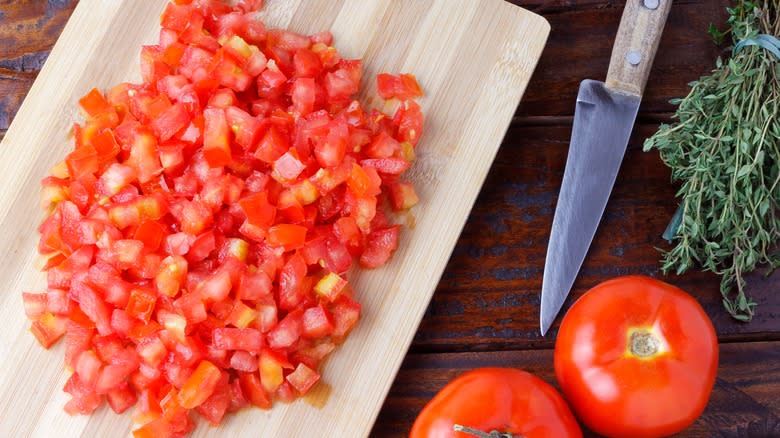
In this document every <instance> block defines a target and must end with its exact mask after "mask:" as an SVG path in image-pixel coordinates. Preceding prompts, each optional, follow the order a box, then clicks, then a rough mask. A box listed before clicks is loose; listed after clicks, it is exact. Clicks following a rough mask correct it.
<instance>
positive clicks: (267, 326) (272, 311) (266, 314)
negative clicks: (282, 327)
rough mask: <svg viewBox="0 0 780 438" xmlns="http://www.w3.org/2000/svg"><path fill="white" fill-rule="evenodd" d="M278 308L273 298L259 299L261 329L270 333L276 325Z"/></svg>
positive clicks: (258, 319) (258, 311)
mask: <svg viewBox="0 0 780 438" xmlns="http://www.w3.org/2000/svg"><path fill="white" fill-rule="evenodd" d="M277 315H278V310H277V308H276V303H275V302H274V300H273V299H272V298H266V299H261V300H259V302H258V304H257V325H258V327H259V328H260V331H261V332H263V333H268V332H269V331H270V330H271V329H273V328H274V327H276V322H277Z"/></svg>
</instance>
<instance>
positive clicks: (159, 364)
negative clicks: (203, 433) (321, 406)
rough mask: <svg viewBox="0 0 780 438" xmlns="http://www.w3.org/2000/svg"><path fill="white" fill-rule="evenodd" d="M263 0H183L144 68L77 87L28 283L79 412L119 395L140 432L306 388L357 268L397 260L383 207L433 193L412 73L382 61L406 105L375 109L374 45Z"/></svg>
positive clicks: (389, 83) (179, 426)
mask: <svg viewBox="0 0 780 438" xmlns="http://www.w3.org/2000/svg"><path fill="white" fill-rule="evenodd" d="M261 3H262V2H261V1H257V0H243V1H241V0H239V1H232V2H222V1H216V0H190V1H187V0H178V1H175V2H173V3H170V4H168V5H167V7H166V9H165V11H164V13H163V14H162V17H161V22H162V28H161V31H160V39H159V44H157V45H153V46H144V47H143V48H142V50H141V72H142V76H143V82H142V83H140V84H130V83H122V84H119V85H117V86H115V87H113V88H110V89H108V90H107V91H106V92H105V93H103V92H101V91H99V90H97V89H93V90H92V91H90V92H89V93H88V94H87V95H86V96H84V97H83V98H81V100H80V101H79V102H80V105H81V108H82V109H83V113H84V117H85V119H86V120H85V122H84V123H83V124H76V125H75V126H74V132H73V135H74V142H75V147H74V150H73V151H72V152H71V153H70V154H68V155H67V157H66V158H65V159H64V160H63V161H62V162H61V163H60V164H58V165H56V166H55V167H54V168H53V169H52V172H51V176H49V177H47V178H45V179H44V180H43V182H42V206H43V208H44V209H46V211H47V213H48V216H47V218H46V219H45V220H44V222H43V223H42V224H41V226H40V234H41V237H40V243H39V247H38V249H39V251H40V253H41V254H43V255H44V256H45V257H46V263H45V267H44V269H45V271H46V272H47V276H48V289H47V292H45V293H38V294H32V293H25V294H24V296H23V297H24V305H25V311H26V313H27V315H28V317H29V318H30V319H32V320H33V322H32V327H31V330H32V333H33V334H34V335H35V337H36V338H37V339H38V341H40V343H41V344H42V345H43V346H44V347H46V348H48V347H50V346H51V345H53V344H54V343H55V342H57V341H58V340H59V339H60V338H61V337H63V336H64V337H65V364H66V366H67V367H68V368H69V369H70V370H72V371H73V374H72V375H71V377H70V379H69V380H68V382H67V384H66V385H65V391H66V392H68V393H69V394H70V395H71V397H72V398H71V400H70V401H69V402H68V403H67V404H66V405H65V410H66V411H67V412H68V413H70V414H89V413H91V412H93V411H94V410H95V409H96V408H97V407H98V406H99V405H100V404H101V403H102V401H103V400H104V399H105V400H106V401H107V402H108V404H109V406H110V407H111V408H112V409H113V410H114V411H116V412H117V413H121V412H123V411H125V410H127V409H128V408H130V407H132V406H135V409H134V412H133V421H134V422H135V423H136V425H137V429H136V430H135V432H134V434H135V435H136V436H138V437H167V436H181V435H184V434H186V433H187V432H189V431H190V430H192V428H193V427H194V423H193V418H192V416H191V411H193V410H194V411H195V412H197V413H198V414H200V415H201V416H203V417H204V418H205V419H206V420H208V421H209V422H210V423H211V424H213V425H217V424H219V423H220V422H221V420H222V418H223V416H224V415H225V413H226V412H232V411H236V410H238V409H241V408H243V407H245V406H250V405H254V406H258V407H260V408H270V407H271V406H272V404H273V402H274V401H275V400H278V401H283V402H289V401H291V400H294V399H295V398H297V397H298V396H301V395H303V394H306V392H307V391H309V390H310V388H312V386H313V385H314V384H315V383H316V382H317V381H318V379H319V378H320V375H319V373H318V369H319V367H320V365H321V363H322V361H323V360H324V359H325V357H326V356H327V355H328V354H330V353H331V352H332V351H333V350H334V348H335V347H336V346H337V345H338V344H339V343H341V342H342V341H344V339H345V337H346V336H347V334H348V333H349V331H350V330H351V329H352V328H353V326H354V325H355V323H356V322H357V320H358V318H359V315H360V304H359V303H358V302H356V301H355V300H354V293H353V290H352V289H351V287H350V284H349V283H348V281H347V278H346V276H345V273H346V272H347V270H348V269H349V268H350V267H351V266H352V264H353V261H354V260H357V261H358V262H359V264H360V265H361V266H363V267H366V268H376V267H379V266H382V265H383V264H384V263H386V262H387V261H388V259H389V258H390V257H391V255H392V253H393V251H394V250H395V248H396V246H397V244H398V235H399V228H400V226H399V225H394V224H392V223H391V221H390V220H389V216H388V214H386V212H387V211H389V210H395V211H400V210H406V209H408V208H410V207H411V206H413V205H414V204H415V203H416V202H417V201H418V198H417V195H416V194H415V191H414V188H413V186H412V185H411V184H410V183H408V182H405V181H404V180H403V178H402V175H403V174H404V172H405V171H406V170H407V169H408V168H409V166H410V163H411V162H412V160H414V155H415V146H416V144H417V142H418V139H419V138H420V136H421V134H422V129H423V116H422V113H421V111H420V107H419V106H418V105H417V103H415V102H414V101H413V100H412V99H413V98H415V97H418V96H421V95H422V90H421V89H420V87H419V85H418V84H417V81H416V80H415V78H414V76H412V75H400V76H393V75H389V74H380V75H378V78H377V82H378V92H379V94H380V96H381V97H382V98H384V99H396V100H398V101H399V104H398V109H397V110H396V112H395V114H394V115H392V116H389V115H386V114H383V113H382V112H380V111H378V110H369V109H366V108H364V107H363V106H361V104H360V103H358V102H357V101H356V100H354V97H355V95H356V94H357V93H358V91H359V89H360V81H361V75H362V67H361V61H360V60H349V59H342V58H341V57H340V56H339V53H338V52H337V51H336V49H334V48H333V47H332V46H331V44H332V36H331V34H330V33H329V32H322V33H318V34H315V35H313V36H304V35H299V34H296V33H292V32H289V31H285V30H276V29H268V28H266V27H265V26H264V24H263V23H262V22H261V21H260V20H258V19H257V12H256V11H257V9H259V8H260V6H261ZM139 7H140V6H139ZM106 62H110V60H106Z"/></svg>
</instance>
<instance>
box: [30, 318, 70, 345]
mask: <svg viewBox="0 0 780 438" xmlns="http://www.w3.org/2000/svg"><path fill="white" fill-rule="evenodd" d="M66 321H67V320H66V319H65V318H64V317H62V316H55V315H52V314H51V313H45V314H43V315H42V316H40V317H39V318H38V319H36V320H35V321H33V322H32V325H31V326H30V331H31V332H32V334H33V335H34V336H35V339H37V340H38V342H39V343H40V344H41V345H42V346H43V348H49V347H51V346H52V345H54V344H55V343H57V341H59V340H60V338H61V337H62V336H63V335H64V334H65V331H66V325H65V324H66Z"/></svg>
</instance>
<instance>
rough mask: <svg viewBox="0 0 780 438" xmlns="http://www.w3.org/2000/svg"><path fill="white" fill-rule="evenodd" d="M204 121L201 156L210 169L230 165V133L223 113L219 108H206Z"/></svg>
mask: <svg viewBox="0 0 780 438" xmlns="http://www.w3.org/2000/svg"><path fill="white" fill-rule="evenodd" d="M203 117H204V119H205V123H206V125H205V128H204V134H203V135H204V137H203V156H204V157H206V161H208V163H209V165H210V166H211V167H219V166H227V165H228V164H230V160H231V157H232V155H231V152H230V137H229V135H230V132H229V130H228V124H227V119H226V117H225V111H224V110H223V109H220V108H208V109H206V110H204V111H203Z"/></svg>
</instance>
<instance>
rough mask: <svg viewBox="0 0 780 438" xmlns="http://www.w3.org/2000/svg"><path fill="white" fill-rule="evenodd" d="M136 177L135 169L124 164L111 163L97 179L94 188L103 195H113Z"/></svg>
mask: <svg viewBox="0 0 780 438" xmlns="http://www.w3.org/2000/svg"><path fill="white" fill-rule="evenodd" d="M135 179H136V172H135V169H134V168H132V167H130V166H126V165H124V164H119V163H113V164H111V165H110V166H108V168H107V169H106V170H105V171H104V172H103V175H101V176H100V178H99V179H98V181H97V184H96V186H95V190H96V191H97V193H99V194H101V195H103V196H108V197H111V196H114V195H116V194H117V193H119V192H120V191H121V190H122V189H124V188H125V187H127V186H128V185H129V184H131V183H132V182H133V181H135Z"/></svg>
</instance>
